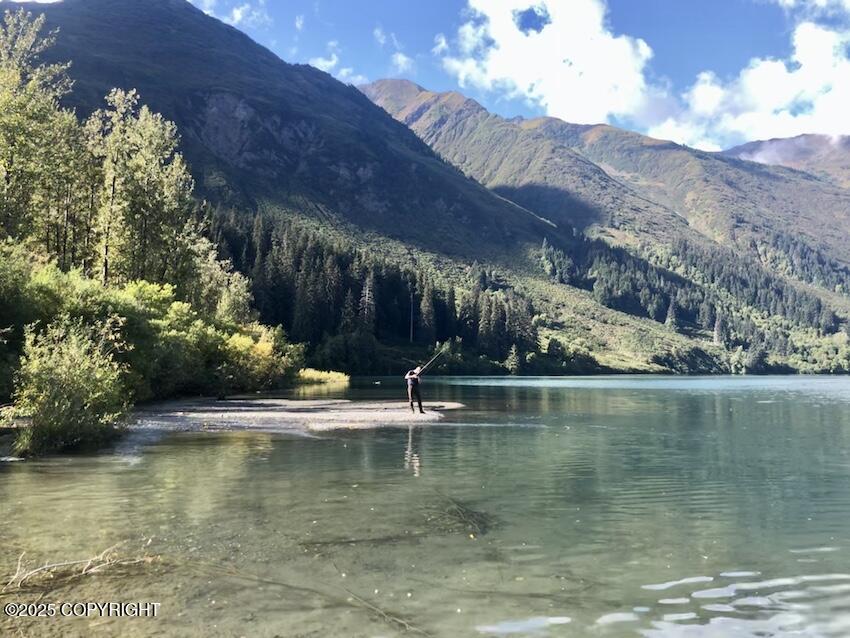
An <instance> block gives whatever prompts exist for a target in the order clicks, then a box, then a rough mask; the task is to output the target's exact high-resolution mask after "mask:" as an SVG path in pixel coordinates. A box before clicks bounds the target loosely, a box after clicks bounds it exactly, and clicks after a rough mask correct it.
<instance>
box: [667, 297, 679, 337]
mask: <svg viewBox="0 0 850 638" xmlns="http://www.w3.org/2000/svg"><path fill="white" fill-rule="evenodd" d="M664 325H665V326H667V327H668V328H670V329H671V330H678V329H679V315H678V313H677V312H676V302H675V300H673V299H671V300H670V305H669V306H667V318H666V319H665V320H664Z"/></svg>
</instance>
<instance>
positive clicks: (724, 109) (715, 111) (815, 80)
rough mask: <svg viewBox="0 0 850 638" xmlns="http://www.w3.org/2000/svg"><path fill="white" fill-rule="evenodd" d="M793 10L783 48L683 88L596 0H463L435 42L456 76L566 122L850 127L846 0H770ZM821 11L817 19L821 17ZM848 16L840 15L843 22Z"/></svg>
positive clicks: (701, 135)
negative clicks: (457, 20) (659, 71)
mask: <svg viewBox="0 0 850 638" xmlns="http://www.w3.org/2000/svg"><path fill="white" fill-rule="evenodd" d="M773 2H775V3H778V4H780V5H782V6H783V7H784V8H785V9H786V10H787V11H788V12H789V16H790V18H791V19H792V21H793V24H794V27H793V30H792V43H791V44H792V49H793V52H792V54H791V55H790V56H789V57H788V59H773V58H755V59H753V60H751V61H750V62H749V63H748V64H747V65H746V67H745V68H743V69H741V70H740V72H738V73H737V74H735V75H733V76H731V77H725V78H721V77H718V76H717V74H715V73H714V72H713V71H711V70H710V61H709V64H707V68H706V70H705V71H703V72H702V73H700V74H698V75H697V76H696V77H695V78H694V80H693V82H692V83H691V84H690V86H687V88H686V89H685V90H683V91H674V90H673V89H672V88H671V87H670V85H669V82H668V81H666V80H663V79H655V76H654V75H653V74H652V73H651V69H650V65H651V61H652V49H651V47H650V44H649V43H647V42H644V41H643V40H641V39H639V38H635V37H631V36H629V35H628V34H616V33H614V32H613V31H612V30H611V28H610V26H609V23H608V21H607V19H606V14H607V5H606V4H605V0H571V2H560V1H558V0H468V8H467V12H466V15H467V16H468V19H466V21H465V22H463V24H461V26H460V28H459V29H458V31H457V33H456V34H455V36H454V37H453V39H452V42H451V43H449V41H448V39H447V38H446V37H445V36H444V35H443V34H438V35H437V36H436V37H435V38H434V47H433V49H432V52H433V53H434V54H435V55H437V56H439V57H440V58H441V61H442V65H443V68H444V69H445V70H446V71H447V72H448V73H450V74H451V75H453V76H454V77H455V78H456V79H457V81H458V83H459V84H460V85H461V87H473V88H477V89H480V90H484V91H490V92H494V93H496V94H499V95H501V96H504V97H507V98H519V99H523V100H525V101H526V102H527V103H528V104H530V105H531V106H534V107H538V108H540V109H541V110H542V111H544V112H545V113H546V114H548V115H551V116H554V117H559V118H562V119H564V120H567V121H570V122H576V123H580V124H592V123H598V122H611V123H615V124H620V125H625V126H629V127H631V128H636V129H638V130H641V131H644V132H647V133H649V134H650V135H653V136H656V137H661V138H664V139H671V140H674V141H676V142H680V143H683V144H688V145H691V146H696V147H699V148H702V149H706V150H717V149H720V148H723V147H727V146H731V145H734V144H737V143H740V142H742V141H746V140H750V139H756V138H770V137H787V136H793V135H799V134H801V133H822V134H827V135H833V136H835V135H840V134H847V133H850V119H848V118H847V117H846V114H845V112H846V110H847V105H848V104H850V26H846V22H845V21H844V20H836V19H835V17H836V12H844V13H842V15H843V16H845V17H847V18H850V0H773ZM821 18H823V19H821ZM841 25H845V26H841Z"/></svg>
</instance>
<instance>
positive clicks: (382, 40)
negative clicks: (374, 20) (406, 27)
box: [372, 27, 387, 46]
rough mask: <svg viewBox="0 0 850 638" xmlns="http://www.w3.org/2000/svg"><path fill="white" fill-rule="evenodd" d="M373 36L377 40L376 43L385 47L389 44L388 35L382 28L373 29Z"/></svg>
mask: <svg viewBox="0 0 850 638" xmlns="http://www.w3.org/2000/svg"><path fill="white" fill-rule="evenodd" d="M372 35H373V36H374V38H375V41H376V42H377V43H378V44H380V45H381V46H384V45H385V44H386V43H387V34H386V33H384V30H383V29H382V28H381V27H375V28H374V29H372Z"/></svg>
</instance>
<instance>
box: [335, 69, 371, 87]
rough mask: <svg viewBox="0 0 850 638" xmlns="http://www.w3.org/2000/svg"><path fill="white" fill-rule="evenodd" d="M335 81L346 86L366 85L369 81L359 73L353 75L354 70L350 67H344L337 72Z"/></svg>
mask: <svg viewBox="0 0 850 638" xmlns="http://www.w3.org/2000/svg"><path fill="white" fill-rule="evenodd" d="M336 79H337V80H339V81H340V82H345V83H346V84H354V85H355V86H356V85H358V84H366V83H367V82H368V81H369V78H367V77H366V76H365V75H361V74H360V73H355V72H354V69H352V68H351V67H345V68H343V69H340V70H339V73H337V74H336Z"/></svg>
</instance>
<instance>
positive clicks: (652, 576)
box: [0, 377, 850, 638]
mask: <svg viewBox="0 0 850 638" xmlns="http://www.w3.org/2000/svg"><path fill="white" fill-rule="evenodd" d="M375 381H376V380H373V379H359V380H356V381H355V383H354V384H353V386H352V387H351V388H350V389H348V390H346V391H344V392H341V393H338V394H337V395H334V396H345V397H348V398H353V399H369V400H374V399H390V398H393V399H397V398H398V397H399V395H400V394H403V393H404V387H403V382H400V380H398V379H382V380H378V381H380V384H377V385H376V384H375ZM423 394H424V398H425V400H426V408H427V402H428V400H434V399H439V400H445V401H460V402H462V403H464V404H465V405H466V406H467V407H466V409H464V410H461V411H456V412H452V413H448V415H447V417H446V419H445V420H444V421H443V422H441V423H439V424H436V425H428V426H427V427H421V428H413V429H410V428H401V429H382V430H375V431H357V432H341V433H328V434H322V435H318V436H314V437H306V436H304V437H299V436H291V435H290V436H286V435H276V434H262V433H257V432H233V433H215V434H213V433H203V432H199V433H170V434H165V433H157V432H149V431H146V432H138V433H133V434H130V435H129V436H128V437H126V438H125V439H124V440H122V441H121V442H120V443H119V444H117V445H116V446H115V448H113V449H109V450H106V451H103V452H102V453H99V454H91V455H84V456H61V457H54V458H48V459H43V460H38V461H28V462H25V463H0V544H1V545H2V555H0V575H5V574H6V573H9V574H11V573H13V572H14V571H15V565H16V562H17V559H18V556H19V555H20V554H21V552H24V551H26V552H27V554H26V556H27V557H31V559H32V560H33V561H35V562H44V561H50V562H54V561H62V560H71V559H79V558H86V557H89V556H92V555H94V554H97V553H98V552H100V551H102V550H104V549H106V548H107V547H109V546H111V545H113V544H115V543H118V542H121V541H124V542H125V543H126V545H125V546H124V547H125V548H126V551H128V552H141V551H142V550H141V547H142V545H146V549H145V550H144V551H146V552H148V553H149V554H150V555H155V556H158V557H161V558H160V559H158V560H156V561H154V562H152V563H151V564H150V565H143V566H140V567H137V568H122V569H120V570H115V571H114V572H111V571H110V570H108V569H107V570H104V571H103V572H102V573H101V574H98V575H95V576H88V577H85V578H82V579H79V580H77V581H73V582H71V583H68V584H67V585H65V586H63V587H62V588H61V589H60V590H59V591H57V592H52V593H49V594H47V595H46V596H45V598H44V600H45V601H77V600H81V601H89V600H94V601H136V600H139V601H154V602H160V603H161V607H160V609H159V617H158V618H156V619H150V618H148V619H134V620H117V619H75V620H70V619H68V620H54V619H38V620H33V621H31V622H30V623H29V624H27V623H20V624H16V623H17V621H16V622H11V621H9V620H8V619H5V618H2V617H1V616H0V635H17V633H16V632H17V631H18V629H23V631H24V633H23V634H22V635H27V636H29V635H39V636H41V635H45V636H51V635H55V636H69V635H71V636H73V635H80V636H98V635H104V636H106V635H119V634H120V635H122V636H149V635H150V636H154V635H156V636H187V635H203V636H269V637H271V636H287V637H289V636H304V637H306V636H315V637H325V636H346V637H349V636H350V637H360V636H363V637H372V636H405V635H411V636H415V635H431V636H447V637H452V638H454V637H460V636H480V637H486V636H606V637H607V636H647V637H653V638H655V637H674V638H678V637H692V636H693V637H701V638H702V637H724V638H725V637H728V636H743V637H748V636H753V637H755V636H810V637H815V636H817V637H820V636H847V635H850V458H848V454H850V379H847V378H837V377H836V378H811V377H765V378H758V377H755V378H753V377H745V378H724V377H713V378H674V377H663V378H662V377H593V378H562V379H541V378H529V379H526V378H518V379H517V378H432V379H427V380H426V382H425V383H424V384H423ZM122 551H123V550H122ZM19 598H20V599H21V600H24V598H23V597H21V596H18V597H12V599H15V600H17V599H19ZM31 599H33V598H32V597H30V598H26V600H31ZM6 600H9V597H8V596H7V597H0V602H3V601H6ZM13 632H15V633H13Z"/></svg>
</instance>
